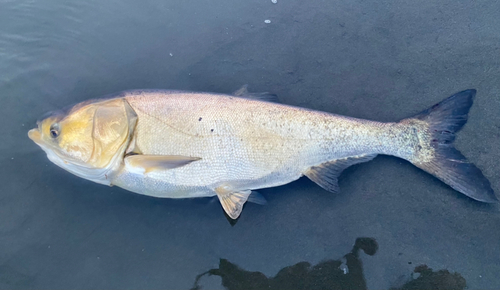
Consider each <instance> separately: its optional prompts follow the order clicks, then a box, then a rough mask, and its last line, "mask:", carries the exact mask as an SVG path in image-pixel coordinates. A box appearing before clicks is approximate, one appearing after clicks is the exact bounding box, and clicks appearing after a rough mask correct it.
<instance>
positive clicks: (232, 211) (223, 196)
mask: <svg viewBox="0 0 500 290" xmlns="http://www.w3.org/2000/svg"><path fill="white" fill-rule="evenodd" d="M215 192H216V193H217V197H219V201H220V203H221V205H222V208H223V209H224V211H225V212H226V213H227V215H228V216H229V217H230V218H232V219H233V220H235V219H237V218H238V217H239V216H240V214H241V211H242V210H243V205H244V204H245V202H246V201H247V200H248V197H249V196H250V194H251V193H252V191H251V190H242V191H239V192H228V191H227V190H226V186H220V187H218V188H216V189H215Z"/></svg>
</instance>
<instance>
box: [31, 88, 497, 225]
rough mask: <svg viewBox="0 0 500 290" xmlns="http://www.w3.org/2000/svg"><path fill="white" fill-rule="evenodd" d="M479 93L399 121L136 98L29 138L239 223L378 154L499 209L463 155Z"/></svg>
mask: <svg viewBox="0 0 500 290" xmlns="http://www.w3.org/2000/svg"><path fill="white" fill-rule="evenodd" d="M475 95H476V90H474V89H469V90H464V91H461V92H458V93H456V94H454V95H452V96H450V97H448V98H446V99H444V100H443V101H441V102H439V103H437V104H435V105H433V106H432V107H430V108H428V109H426V110H424V111H422V112H420V113H418V114H416V115H413V116H411V117H409V118H405V119H402V120H399V121H396V122H377V121H370V120H364V119H357V118H352V117H346V116H341V115H336V114H333V113H328V112H322V111H316V110H311V109H307V108H301V107H295V106H290V105H286V104H282V103H280V102H279V101H278V100H277V97H276V95H273V94H269V93H249V92H248V89H247V86H243V87H242V88H241V89H239V90H238V91H236V92H234V93H233V94H226V95H224V94H216V93H199V92H189V91H167V90H131V91H124V92H120V93H116V94H114V95H110V96H107V97H104V98H101V99H94V100H89V101H85V102H82V103H79V104H77V105H75V106H73V107H70V108H69V109H67V110H64V111H58V112H52V113H49V114H48V115H46V116H45V117H43V118H42V119H41V120H39V121H38V122H37V127H36V128H34V129H32V130H30V131H29V132H28V136H29V138H30V139H31V140H33V141H34V142H35V143H36V144H37V145H39V146H40V147H41V148H42V149H43V150H44V151H45V153H46V154H47V157H48V159H49V160H50V161H51V162H53V163H54V164H55V165H57V166H59V167H61V168H63V169H65V170H67V171H69V172H70V173H72V174H74V175H76V176H79V177H81V178H85V179H87V180H90V181H93V182H96V183H100V184H104V185H109V186H113V185H114V186H118V187H121V188H124V189H126V190H129V191H132V192H135V193H138V194H143V195H148V196H154V197H159V198H196V197H210V196H217V197H218V200H219V201H220V203H221V205H222V208H223V209H224V211H225V213H226V214H227V216H229V217H230V218H231V219H237V218H238V217H239V216H240V214H241V212H242V209H243V206H244V204H245V203H246V202H247V201H249V200H250V201H252V200H253V201H255V202H257V203H264V202H265V200H264V199H263V198H262V196H259V194H258V192H257V190H259V189H262V188H270V187H276V186H280V185H284V184H287V183H290V182H293V181H295V180H297V179H299V178H301V177H302V176H306V177H308V178H309V179H310V180H312V181H313V182H315V183H316V184H317V185H319V186H320V187H322V188H323V189H325V190H327V191H329V192H333V193H338V192H339V185H338V178H339V175H340V173H341V172H342V171H343V170H344V169H346V168H347V167H349V166H352V165H354V164H359V163H363V162H367V161H370V160H372V159H373V158H375V157H376V156H377V155H378V154H383V155H392V156H396V157H399V158H402V159H405V160H407V161H409V162H411V163H412V164H414V165H415V166H417V167H419V168H421V169H422V170H424V171H426V172H428V173H430V174H432V175H433V176H435V177H437V178H438V179H440V180H441V181H443V182H444V183H446V184H448V185H449V186H450V187H452V188H453V189H455V190H456V191H458V192H460V193H462V194H464V195H466V196H468V197H470V198H472V199H474V200H477V201H480V202H486V203H495V202H498V198H497V197H496V195H495V193H494V191H493V189H492V188H491V185H490V182H489V181H488V179H487V178H486V177H485V176H484V175H483V173H482V172H481V170H480V169H479V168H477V167H476V166H475V165H474V164H472V163H471V162H469V161H468V160H467V159H466V158H465V157H464V156H463V155H462V154H461V153H460V152H459V151H458V150H457V149H455V147H454V146H453V141H454V140H455V134H456V133H457V132H458V131H459V130H460V129H461V128H462V127H463V126H464V124H465V123H466V122H467V118H468V112H469V109H470V107H471V106H472V104H473V100H474V97H475Z"/></svg>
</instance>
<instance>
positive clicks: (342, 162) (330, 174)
mask: <svg viewBox="0 0 500 290" xmlns="http://www.w3.org/2000/svg"><path fill="white" fill-rule="evenodd" d="M375 156H377V154H366V155H357V156H351V157H347V158H342V159H336V160H333V161H328V162H325V163H322V164H320V165H317V166H313V167H311V168H309V169H308V170H307V171H306V172H304V175H305V176H307V177H308V178H309V179H310V180H312V181H313V182H314V183H316V184H317V185H319V186H321V187H323V188H324V189H325V190H328V191H330V192H334V193H337V192H339V183H338V177H339V175H340V173H342V171H344V169H346V168H347V167H349V166H351V165H354V164H358V163H362V162H367V161H370V160H372V159H373V158H375Z"/></svg>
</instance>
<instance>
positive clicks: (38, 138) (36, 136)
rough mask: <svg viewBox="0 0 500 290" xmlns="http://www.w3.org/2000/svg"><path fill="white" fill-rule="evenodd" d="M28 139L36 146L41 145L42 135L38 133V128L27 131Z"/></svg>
mask: <svg viewBox="0 0 500 290" xmlns="http://www.w3.org/2000/svg"><path fill="white" fill-rule="evenodd" d="M28 137H29V138H30V139H31V140H33V142H35V143H36V144H37V145H42V134H41V133H40V130H38V128H35V129H31V130H29V131H28Z"/></svg>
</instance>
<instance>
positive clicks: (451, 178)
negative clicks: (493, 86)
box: [403, 90, 498, 203]
mask: <svg viewBox="0 0 500 290" xmlns="http://www.w3.org/2000/svg"><path fill="white" fill-rule="evenodd" d="M475 95H476V90H465V91H462V92H459V93H457V94H455V95H453V96H451V97H449V98H447V99H445V100H443V101H441V102H440V103H438V104H436V105H434V106H432V107H431V108H429V109H427V110H425V111H423V112H421V113H420V114H417V115H416V116H413V117H412V118H409V119H405V120H403V122H411V121H412V120H415V119H416V120H420V121H424V122H425V123H426V126H425V127H426V128H427V129H426V130H425V132H422V133H419V139H420V140H421V142H424V144H423V146H422V147H423V152H425V151H427V152H426V153H422V154H421V155H419V154H416V157H415V159H413V160H411V161H412V163H413V164H415V165H416V166H418V167H419V168H421V169H423V170H425V171H427V172H429V173H430V174H432V175H434V176H436V177H437V178H439V179H440V180H442V181H443V182H445V183H446V184H448V185H449V186H451V187H452V188H453V189H455V190H457V191H459V192H461V193H463V194H465V195H467V196H468V197H470V198H473V199H475V200H478V201H482V202H488V203H492V202H498V198H497V197H496V196H495V193H494V192H493V189H492V188H491V185H490V182H489V181H488V179H486V177H484V175H483V173H482V172H481V170H480V169H479V168H477V167H476V166H475V165H474V164H472V163H470V162H469V161H467V159H466V158H465V157H464V156H463V155H462V154H461V153H460V151H458V150H457V149H455V147H453V141H454V140H455V133H456V132H458V131H459V130H460V129H461V128H462V127H463V125H465V123H466V122H467V114H468V113H469V109H470V107H471V106H472V103H473V100H474V97H475ZM417 122H418V121H417ZM419 123H422V122H419ZM425 149H428V150H425Z"/></svg>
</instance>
